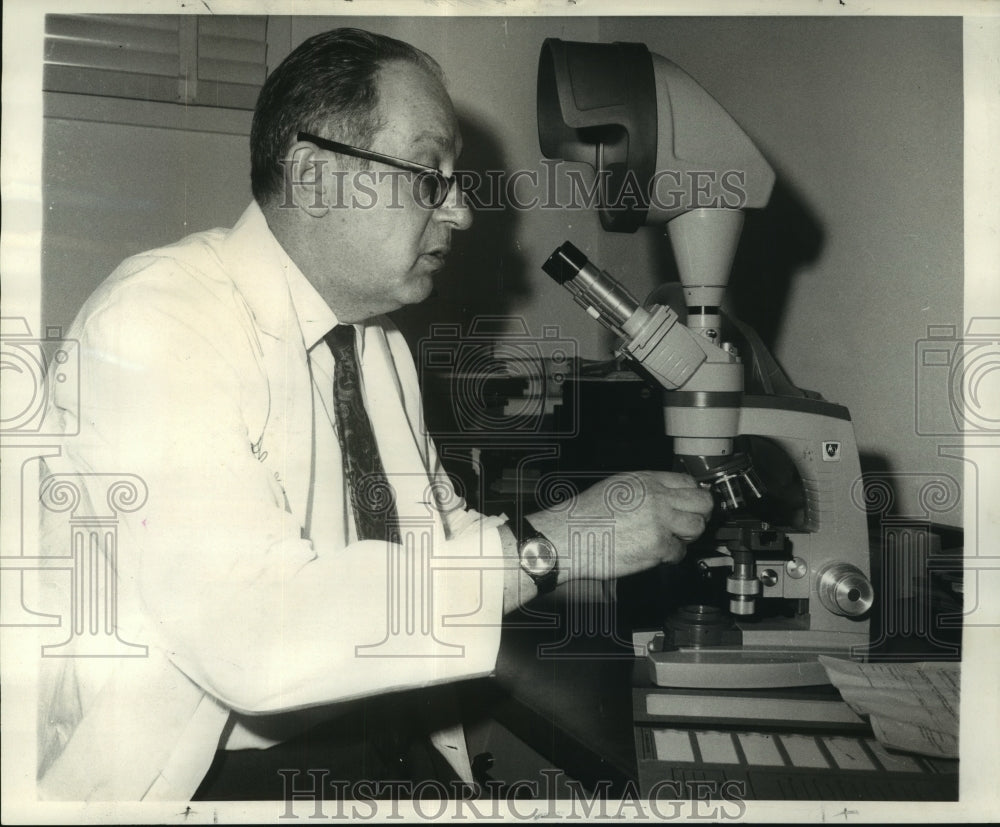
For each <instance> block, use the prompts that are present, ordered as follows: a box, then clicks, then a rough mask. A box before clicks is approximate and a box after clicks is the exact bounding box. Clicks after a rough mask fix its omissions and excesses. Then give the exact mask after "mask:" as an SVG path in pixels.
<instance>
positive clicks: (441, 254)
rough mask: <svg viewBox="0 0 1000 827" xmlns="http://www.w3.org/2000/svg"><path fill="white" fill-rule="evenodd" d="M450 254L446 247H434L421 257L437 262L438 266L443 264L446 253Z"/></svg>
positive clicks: (446, 257) (446, 256)
mask: <svg viewBox="0 0 1000 827" xmlns="http://www.w3.org/2000/svg"><path fill="white" fill-rule="evenodd" d="M449 252H450V250H449V248H448V247H435V248H434V249H433V250H429V251H428V252H426V253H424V254H423V255H424V256H425V257H426V258H429V259H432V260H434V261H437V262H438V263H439V264H442V265H443V264H444V263H445V261H446V260H447V259H448V253H449Z"/></svg>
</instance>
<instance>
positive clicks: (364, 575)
mask: <svg viewBox="0 0 1000 827" xmlns="http://www.w3.org/2000/svg"><path fill="white" fill-rule="evenodd" d="M290 267H292V268H294V265H293V264H291V262H290V260H289V259H288V257H287V255H285V253H284V251H283V250H282V249H281V247H280V246H279V245H278V244H277V242H276V241H275V239H274V237H273V236H272V235H271V234H270V232H269V230H268V229H267V226H266V222H265V220H264V217H263V215H262V214H261V212H260V210H259V209H258V208H257V206H256V205H251V207H250V208H248V210H247V211H246V213H245V214H244V216H243V217H242V218H241V220H240V222H239V223H238V224H237V225H236V227H234V228H233V229H232V230H228V231H227V230H213V231H210V232H207V233H200V234H197V235H194V236H191V237H189V238H187V239H184V240H183V241H181V242H179V243H178V244H176V245H173V246H171V247H167V248H162V249H159V250H154V251H152V252H150V253H146V254H143V255H141V256H137V257H135V258H133V259H129V260H128V261H126V262H124V263H123V264H122V265H121V267H119V268H118V269H117V270H116V271H115V273H113V274H112V275H111V276H110V277H109V279H108V280H107V281H106V282H105V284H104V285H102V286H101V287H100V288H99V289H98V291H97V292H96V293H95V294H94V296H92V297H91V299H90V300H89V301H88V302H87V304H86V305H85V306H84V308H83V310H82V311H81V313H80V315H79V316H78V319H77V321H76V323H75V324H74V326H73V328H72V329H71V330H70V332H69V334H68V337H69V338H72V339H77V340H79V342H80V354H81V359H80V361H81V373H80V403H79V406H78V407H77V404H76V402H75V400H74V399H73V398H71V397H69V396H67V395H65V394H64V393H63V392H62V389H61V388H62V386H54V388H53V403H52V408H51V416H52V419H51V420H50V421H51V422H59V423H61V424H60V427H61V428H62V429H63V431H64V433H66V434H67V436H66V437H65V438H64V439H63V440H62V450H61V455H60V456H58V457H50V458H49V459H48V460H47V465H48V470H49V471H50V472H51V473H53V474H58V475H74V474H80V475H82V476H80V477H75V478H74V479H77V480H78V481H79V482H80V483H81V487H82V489H83V490H84V494H85V496H84V498H83V501H82V504H81V505H80V506H79V509H77V510H76V511H74V512H73V513H77V512H78V511H79V510H80V509H85V508H91V509H94V508H97V509H99V510H100V509H105V510H106V509H107V505H106V503H105V500H106V494H105V491H104V487H105V486H106V483H107V479H108V478H107V477H102V476H98V475H100V474H130V475H135V476H136V477H138V478H139V479H141V480H142V482H143V483H144V484H145V486H146V488H147V489H148V496H147V497H146V501H145V503H144V504H143V505H142V507H141V508H138V509H135V510H132V511H120V512H115V513H116V516H117V518H118V519H117V523H116V525H117V536H118V550H117V587H118V588H117V600H118V604H117V606H118V621H117V626H116V633H117V636H118V637H119V638H120V639H122V640H124V641H127V642H128V643H132V644H137V645H141V646H146V647H147V649H146V656H145V657H103V658H93V657H91V658H83V657H69V658H65V657H64V658H46V657H43V658H42V661H41V662H42V675H41V683H40V687H41V690H40V691H41V697H40V722H39V723H40V726H39V732H40V739H39V740H40V742H39V763H40V771H41V773H42V775H41V780H40V794H41V795H42V796H44V797H51V798H59V799H72V800H90V799H98V800H102V799H103V800H108V799H113V800H138V799H143V798H146V799H160V800H163V799H176V800H183V799H187V798H189V797H190V795H191V794H192V793H193V792H194V790H195V789H196V788H197V786H198V784H199V782H200V781H201V779H202V777H203V775H204V773H205V771H206V770H207V768H208V766H209V764H210V763H211V761H212V758H213V755H214V752H215V750H216V748H217V747H218V746H219V745H220V744H219V741H220V734H221V733H222V732H223V729H224V727H225V725H226V722H227V720H228V719H229V716H230V713H231V711H233V710H235V711H238V712H241V713H247V714H249V715H266V714H268V713H274V712H278V711H285V710H291V709H297V708H305V707H311V706H316V705H321V704H325V703H329V702H332V701H338V700H346V699H349V698H355V697H359V696H364V695H369V694H374V693H379V692H384V691H388V690H393V689H402V688H412V687H419V686H426V685H430V684H435V683H440V682H445V681H453V680H457V679H461V678H468V677H476V676H482V675H486V674H488V673H490V672H491V671H492V669H493V668H494V665H495V660H496V654H497V650H498V646H499V638H500V621H501V614H502V599H503V573H502V570H501V569H500V566H499V565H498V562H497V561H498V560H499V559H500V558H501V557H502V550H501V543H500V539H499V534H498V532H497V531H496V530H495V526H496V525H497V523H498V522H499V519H497V518H481V517H480V516H479V515H477V514H475V513H474V512H468V511H466V510H465V507H464V502H463V501H462V500H461V499H460V498H458V497H456V496H455V494H454V491H453V489H452V487H451V485H450V483H448V480H447V476H446V475H444V474H443V473H442V472H441V469H440V465H439V462H438V459H437V456H436V453H435V451H434V447H433V444H432V443H431V441H430V439H429V438H427V437H426V436H425V434H423V433H422V422H421V414H420V397H419V390H418V386H417V375H416V371H415V369H414V365H413V362H412V358H411V356H410V353H409V350H408V349H407V346H406V343H405V342H404V340H403V339H402V337H401V335H400V334H399V332H398V331H397V330H395V328H394V327H393V326H392V325H391V323H390V322H389V321H388V320H386V319H384V318H377V319H373V320H371V321H370V322H368V323H366V324H365V325H364V326H363V365H362V371H363V376H364V382H365V388H366V396H367V407H368V410H369V412H370V415H371V418H372V423H373V427H374V430H375V433H376V437H377V440H378V442H379V446H380V451H381V454H382V457H383V462H384V464H385V466H386V471H387V474H388V475H389V478H390V481H391V482H392V484H393V486H394V488H395V490H396V500H397V510H398V512H399V515H400V519H401V521H402V522H403V523H404V524H410V525H412V526H415V529H414V531H415V534H414V535H413V536H414V537H416V538H417V542H416V543H415V544H414V543H411V544H410V546H408V547H407V548H406V549H405V551H404V556H405V559H406V560H407V561H413V560H417V561H418V562H419V560H420V558H419V547H420V538H427V537H429V538H431V543H432V545H431V553H432V556H433V561H434V562H433V565H434V566H435V568H434V573H433V575H432V577H433V581H432V582H433V589H432V595H433V602H432V603H431V604H429V605H430V607H431V609H429V610H428V615H427V616H428V617H430V620H431V623H432V630H430V632H429V631H428V630H422V629H420V628H419V623H418V624H417V627H418V628H416V629H414V630H413V633H412V634H410V636H409V637H407V638H406V640H405V643H406V645H405V647H404V648H403V649H402V650H401V651H402V652H403V653H404V654H405V656H403V657H398V656H397V657H382V656H380V653H389V652H390V650H389V649H386V648H384V647H383V648H382V649H378V648H377V647H375V646H374V644H378V643H379V642H380V641H382V640H383V639H384V638H385V637H386V635H387V634H388V630H389V621H388V618H389V616H390V614H391V613H390V612H389V611H388V610H387V600H388V595H389V588H390V585H391V583H390V579H389V575H388V574H387V572H388V569H389V567H388V565H387V560H388V558H387V547H386V544H384V543H376V542H374V541H366V542H355V543H349V544H346V545H343V546H340V547H332V548H331V547H324V548H319V547H314V544H313V542H312V541H311V540H310V539H309V538H308V537H306V536H304V534H305V526H306V525H307V515H309V514H310V513H311V512H310V509H316V508H320V507H323V505H322V504H328V505H329V504H334V505H332V506H329V507H333V508H335V509H336V508H338V507H339V506H337V505H336V504H337V503H344V502H346V492H344V490H343V482H342V477H341V476H340V475H339V474H334V475H327V481H326V482H325V483H324V487H325V488H326V489H327V490H317V489H316V486H315V484H314V483H315V480H316V478H317V477H316V464H317V463H321V462H326V461H334V462H336V461H338V460H337V459H336V458H335V457H334V458H332V459H331V458H329V457H317V456H316V455H315V454H316V452H315V446H314V439H313V435H314V426H313V423H314V417H317V416H322V415H323V414H322V413H321V412H318V411H316V410H315V409H314V407H315V406H314V404H313V394H312V388H311V380H310V371H309V365H308V360H307V353H306V349H305V345H304V343H303V338H302V331H301V328H300V325H299V320H298V319H297V317H296V313H295V308H294V305H293V303H292V301H291V300H290V297H289V291H288V281H287V275H288V268H290ZM298 275H299V276H301V274H298ZM333 480H341V481H340V482H339V483H337V482H335V481H333ZM431 482H433V483H434V485H431V484H430V483H431ZM43 485H44V482H43ZM338 485H339V486H340V488H339V490H337V486H338ZM331 489H332V490H331ZM43 512H44V514H45V516H46V524H45V526H44V531H43V541H44V543H45V545H46V553H49V554H62V555H65V554H67V553H68V549H67V548H66V545H67V543H68V539H67V538H68V533H67V532H68V530H69V529H68V528H67V526H66V519H67V517H68V516H69V514H68V513H66V512H61V513H55V512H52V511H50V510H49V509H43ZM339 518H340V519H343V520H346V519H348V517H347V515H346V513H343V514H341V515H340V517H339ZM326 545H328V546H329V545H335V544H333V543H326ZM414 546H416V547H414ZM397 548H398V547H397ZM445 558H461V561H462V562H461V563H460V564H456V568H454V569H449V568H447V564H446V563H442V561H443V560H444V559H445ZM490 561H492V562H490ZM480 563H482V565H481V566H480ZM458 565H460V566H461V568H458V567H457V566H458ZM417 570H423V569H421V567H420V566H419V565H418V566H417ZM57 575H58V573H54V576H53V578H52V579H51V580H52V582H51V583H50V585H49V587H48V588H46V590H45V591H44V592H43V594H44V596H45V602H46V608H48V609H51V608H52V607H59V610H60V612H61V613H63V614H64V616H65V614H66V613H68V603H67V602H66V596H65V594H66V591H67V588H68V583H69V577H68V575H67V574H66V573H63V576H62V579H61V580H60V578H59V577H58V576H57ZM421 594H422V595H424V597H426V594H427V593H426V591H424V592H421ZM414 599H417V600H419V599H422V598H414ZM60 601H62V602H60ZM427 605H428V604H421V606H425V607H426V606H427ZM404 631H406V629H405V624H404ZM84 637H85V636H84ZM80 639H82V638H80ZM390 642H391V641H390ZM359 647H362V648H359ZM364 647H367V648H364ZM139 651H141V650H139ZM397 654H398V653H397ZM373 655H374V656H373ZM449 734H450V736H451V738H452V744H451V746H452V750H451V755H450V756H449V757H451V758H453V760H454V756H455V755H456V754H459V753H460V760H459V763H460V764H461V765H463V766H464V765H467V754H466V753H465V749H464V744H461V745H460V746H459V748H458V749H456V748H455V747H456V744H455V742H454V738H455V735H456V733H455V732H451V733H449ZM441 738H445V736H439V740H440V739H441ZM250 740H251V741H252V738H251V739H250ZM259 745H266V744H265V743H261V744H259ZM443 751H444V750H443ZM461 774H462V775H465V776H466V777H467V776H468V772H467V769H463V771H462V772H461Z"/></svg>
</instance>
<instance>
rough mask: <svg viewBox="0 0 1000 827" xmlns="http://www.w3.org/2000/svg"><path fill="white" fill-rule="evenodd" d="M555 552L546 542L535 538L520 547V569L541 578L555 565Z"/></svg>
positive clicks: (550, 544)
mask: <svg viewBox="0 0 1000 827" xmlns="http://www.w3.org/2000/svg"><path fill="white" fill-rule="evenodd" d="M556 559H557V556H556V550H555V547H554V546H553V545H552V543H550V542H549V541H548V540H544V539H540V538H536V539H534V540H528V541H527V542H526V543H525V544H524V545H523V546H521V568H523V569H524V570H525V571H526V572H528V574H531V575H534V576H535V577H541V576H543V575H546V574H548V573H549V572H550V571H552V569H553V568H555V565H556Z"/></svg>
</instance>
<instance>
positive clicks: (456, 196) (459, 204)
mask: <svg viewBox="0 0 1000 827" xmlns="http://www.w3.org/2000/svg"><path fill="white" fill-rule="evenodd" d="M435 218H436V219H437V220H438V221H446V222H448V223H449V224H451V225H452V228H453V229H455V230H467V229H469V227H471V226H472V210H471V209H470V208H469V199H468V197H467V196H466V194H465V193H464V192H462V188H461V187H459V186H457V185H456V186H453V187H452V188H451V192H449V193H448V197H447V198H446V199H445V201H444V203H443V204H442V205H441V206H440V207H438V208H437V210H436V212H435Z"/></svg>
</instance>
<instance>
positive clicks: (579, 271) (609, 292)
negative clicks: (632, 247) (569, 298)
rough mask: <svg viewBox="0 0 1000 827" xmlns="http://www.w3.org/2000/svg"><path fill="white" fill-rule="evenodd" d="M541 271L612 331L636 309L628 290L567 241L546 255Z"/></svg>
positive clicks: (623, 323)
mask: <svg viewBox="0 0 1000 827" xmlns="http://www.w3.org/2000/svg"><path fill="white" fill-rule="evenodd" d="M542 269H543V270H544V271H545V272H546V273H548V274H549V275H550V276H551V277H552V278H553V279H554V280H555V281H557V282H558V283H559V284H561V285H562V286H563V287H565V288H567V289H568V290H569V291H570V292H571V293H573V295H574V297H575V298H576V300H577V301H578V302H580V304H582V305H584V307H586V308H587V312H589V313H590V314H591V315H592V316H594V317H595V318H596V319H598V321H601V322H603V323H604V324H607V325H609V326H610V327H611V328H612V329H614V330H620V329H621V328H622V327H623V326H624V325H625V323H626V322H627V321H628V320H629V319H631V318H632V317H633V316H634V315H635V312H636V311H637V310H638V309H639V302H637V301H636V300H635V297H634V296H633V295H632V294H631V293H629V292H628V290H626V289H625V288H624V287H623V286H622V285H621V284H619V282H618V281H616V280H615V279H614V278H613V277H612V276H610V275H609V274H608V273H605V272H604V271H603V270H601V269H599V268H597V267H595V266H594V265H593V264H591V263H590V262H589V261H588V260H587V257H586V256H585V255H584V254H583V253H581V252H580V251H579V250H578V249H577V248H576V247H574V246H573V245H572V244H570V243H569V242H568V241H567V242H565V243H564V244H563V245H562V246H561V247H559V248H558V249H557V250H556V251H555V252H554V253H553V254H552V255H551V256H549V258H548V260H547V261H546V262H545V264H543V265H542Z"/></svg>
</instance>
